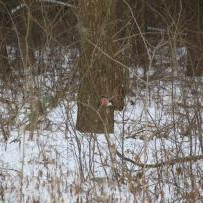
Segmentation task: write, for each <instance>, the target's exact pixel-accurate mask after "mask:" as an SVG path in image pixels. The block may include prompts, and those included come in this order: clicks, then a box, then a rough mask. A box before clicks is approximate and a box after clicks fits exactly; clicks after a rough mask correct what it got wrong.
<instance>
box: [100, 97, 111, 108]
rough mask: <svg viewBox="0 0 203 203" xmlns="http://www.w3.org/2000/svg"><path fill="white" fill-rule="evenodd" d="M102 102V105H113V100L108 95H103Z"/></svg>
mask: <svg viewBox="0 0 203 203" xmlns="http://www.w3.org/2000/svg"><path fill="white" fill-rule="evenodd" d="M100 104H101V106H102V107H113V106H114V105H113V102H112V100H109V99H108V98H107V97H102V98H101V100H100Z"/></svg>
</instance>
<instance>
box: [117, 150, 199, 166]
mask: <svg viewBox="0 0 203 203" xmlns="http://www.w3.org/2000/svg"><path fill="white" fill-rule="evenodd" d="M116 154H117V155H118V156H119V157H120V158H122V159H123V160H125V161H128V162H130V163H132V164H134V165H137V166H139V167H142V168H143V167H145V168H158V167H161V166H165V165H168V166H172V165H174V164H177V163H184V162H189V161H198V160H201V159H203V155H198V156H186V157H179V158H176V159H172V160H168V161H163V162H160V163H155V164H143V163H140V162H137V161H134V160H132V159H130V158H127V157H124V156H122V154H121V153H120V152H119V151H117V152H116Z"/></svg>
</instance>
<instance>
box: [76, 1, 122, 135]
mask: <svg viewBox="0 0 203 203" xmlns="http://www.w3.org/2000/svg"><path fill="white" fill-rule="evenodd" d="M115 3H116V0H106V1H91V0H81V1H80V5H79V7H80V11H79V17H80V19H79V25H78V28H79V32H80V35H81V56H80V57H81V58H80V67H79V72H80V78H81V81H80V88H79V92H78V115H77V130H79V131H81V132H88V133H113V131H114V110H121V109H122V108H123V105H124V103H123V94H122V89H123V86H124V85H123V77H122V76H123V74H122V71H123V70H122V67H119V66H118V65H117V63H116V62H115V61H116V57H114V54H115V53H116V51H117V50H116V49H117V47H116V45H115V44H114V42H113V35H114V34H115ZM102 97H107V98H109V99H111V100H113V103H114V109H113V108H111V107H102V106H101V105H100V100H101V98H102Z"/></svg>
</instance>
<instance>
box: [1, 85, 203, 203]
mask: <svg viewBox="0 0 203 203" xmlns="http://www.w3.org/2000/svg"><path fill="white" fill-rule="evenodd" d="M180 88H181V84H180V85H179V86H178V85H177V88H176V92H175V93H173V94H174V97H175V99H174V100H173V101H172V100H171V99H172V97H171V95H170V93H171V87H170V85H169V84H165V85H161V88H160V89H159V88H158V87H156V88H155V87H154V88H153V95H150V96H149V98H152V96H153V97H154V99H150V100H148V102H147V103H146V100H140V99H138V98H137V96H135V97H133V96H131V97H128V98H127V99H126V106H125V109H124V110H123V112H119V113H116V114H115V133H114V134H110V135H107V136H104V135H96V134H93V135H90V134H81V133H79V132H77V131H76V130H75V122H76V115H77V106H76V103H75V102H74V101H71V102H67V101H66V102H65V101H62V102H61V104H60V105H59V106H58V107H57V108H55V109H54V110H53V111H52V112H50V113H49V114H48V117H47V119H48V120H49V122H48V124H47V126H45V127H44V126H43V125H42V126H41V128H40V129H38V130H37V131H35V132H34V137H33V140H30V132H28V131H24V130H23V129H24V128H23V127H20V128H12V129H11V132H10V137H9V140H8V141H7V143H6V144H5V143H1V147H0V191H1V192H0V199H1V201H2V202H19V201H20V198H22V201H23V202H40V203H41V202H44V203H45V202H134V201H135V202H136V201H138V202H142V200H145V201H146V202H148V201H150V200H151V201H152V202H164V201H165V202H175V201H178V202H179V201H186V200H187V199H188V198H190V197H188V196H189V195H196V196H195V198H196V200H197V201H200V199H201V198H202V192H203V190H202V189H203V188H202V177H203V174H202V166H203V164H202V159H200V160H199V161H194V162H192V161H189V162H188V161H186V162H177V163H176V164H172V165H170V164H167V163H166V162H167V161H170V160H174V159H176V158H178V157H186V156H189V155H193V156H198V155H201V151H200V144H199V139H198V136H197V135H195V134H192V135H191V136H186V135H185V136H184V135H183V133H184V132H185V131H184V130H187V129H186V127H187V126H188V123H187V121H186V120H184V114H185V113H186V112H185V111H184V110H185V109H184V108H182V110H181V108H180V107H178V108H177V111H178V112H177V111H176V106H180V105H181V104H183V103H184V101H183V99H184V97H183V96H182V95H181V92H180V91H179V90H178V89H180ZM157 91H159V95H162V98H160V97H157V99H156V95H155V93H156V92H157ZM160 91H162V93H161V94H160ZM197 91H198V90H197ZM199 91H202V90H199ZM138 93H139V92H137V94H138ZM143 101H145V102H143ZM172 103H173V105H171V104H172ZM174 103H175V105H174ZM146 105H147V106H146ZM190 105H192V103H190ZM172 108H174V109H172ZM181 111H182V112H181ZM193 113H194V112H193V111H190V115H191V116H192V115H193ZM25 117H26V116H25ZM181 119H182V120H181ZM174 125H175V127H174ZM191 133H192V132H191ZM107 139H109V141H110V143H111V146H108V145H107ZM191 148H193V149H192V150H191ZM117 152H119V153H120V154H122V152H123V153H124V156H125V158H126V159H125V160H123V161H122V157H119V156H118V154H117ZM127 158H128V159H130V160H132V161H135V164H134V163H133V162H131V161H129V160H127ZM164 162H165V163H166V164H163V165H162V166H160V167H156V166H154V167H153V166H152V167H150V166H149V167H148V165H150V164H152V165H153V164H157V163H164ZM136 163H138V165H136ZM139 164H143V165H144V166H142V167H141V166H140V165H139ZM145 164H146V165H145ZM191 173H192V177H191ZM186 185H187V188H186Z"/></svg>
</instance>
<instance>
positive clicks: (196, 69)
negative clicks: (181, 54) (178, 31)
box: [186, 0, 203, 76]
mask: <svg viewBox="0 0 203 203" xmlns="http://www.w3.org/2000/svg"><path fill="white" fill-rule="evenodd" d="M187 21H188V24H187V25H188V27H187V31H188V32H187V51H188V64H187V72H186V74H187V76H202V75H203V53H202V49H203V33H202V31H203V1H202V0H197V2H196V4H194V2H191V1H189V3H188V5H187Z"/></svg>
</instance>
